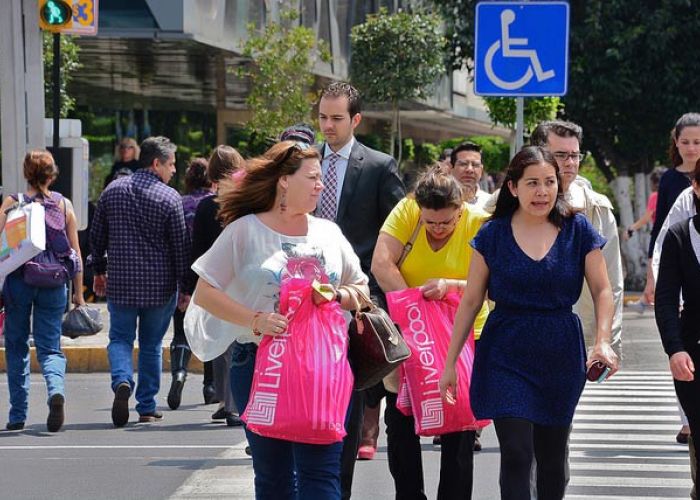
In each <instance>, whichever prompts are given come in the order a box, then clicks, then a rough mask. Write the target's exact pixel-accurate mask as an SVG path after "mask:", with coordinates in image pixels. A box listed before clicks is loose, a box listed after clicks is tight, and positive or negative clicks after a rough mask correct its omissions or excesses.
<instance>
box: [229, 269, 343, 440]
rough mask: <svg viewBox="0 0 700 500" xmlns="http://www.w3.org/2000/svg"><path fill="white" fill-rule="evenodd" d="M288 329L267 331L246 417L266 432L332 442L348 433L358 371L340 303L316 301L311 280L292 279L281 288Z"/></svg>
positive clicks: (252, 426)
mask: <svg viewBox="0 0 700 500" xmlns="http://www.w3.org/2000/svg"><path fill="white" fill-rule="evenodd" d="M280 314H285V315H286V316H287V317H288V318H290V321H289V324H288V328H287V331H286V332H284V333H283V334H281V335H277V336H276V337H271V336H267V335H266V336H265V337H264V338H263V340H262V342H260V347H259V348H258V352H257V355H256V359H255V374H254V375H253V385H252V387H251V390H250V398H249V401H248V406H247V407H246V410H245V412H244V413H243V416H242V419H243V421H244V422H246V425H247V427H248V429H249V430H251V431H253V432H255V433H256V434H260V435H261V436H265V437H271V438H277V439H284V440H287V441H294V442H297V443H309V444H330V443H335V442H338V441H341V440H342V439H343V437H344V436H345V434H346V432H345V426H344V422H345V413H346V410H347V408H348V404H349V403H350V395H351V393H352V385H353V376H352V371H351V370H350V365H349V364H348V359H347V349H348V336H347V328H346V323H345V319H344V317H343V313H342V311H341V309H340V306H339V304H338V303H337V302H327V303H324V304H321V305H318V306H317V305H315V304H314V303H313V300H312V289H311V282H310V281H309V280H305V279H300V278H292V279H289V280H287V281H285V282H283V283H282V286H281V288H280Z"/></svg>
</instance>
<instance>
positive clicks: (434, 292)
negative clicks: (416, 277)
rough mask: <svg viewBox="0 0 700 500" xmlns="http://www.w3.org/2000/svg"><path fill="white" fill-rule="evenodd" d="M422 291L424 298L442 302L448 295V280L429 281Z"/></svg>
mask: <svg viewBox="0 0 700 500" xmlns="http://www.w3.org/2000/svg"><path fill="white" fill-rule="evenodd" d="M420 289H421V292H422V293H423V297H424V298H426V299H428V300H440V299H442V298H443V297H445V295H446V294H447V290H448V286H447V280H446V279H444V278H436V279H429V280H428V281H426V282H425V284H424V285H423V286H422V287H420Z"/></svg>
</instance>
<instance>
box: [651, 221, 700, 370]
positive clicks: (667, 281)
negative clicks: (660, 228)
mask: <svg viewBox="0 0 700 500" xmlns="http://www.w3.org/2000/svg"><path fill="white" fill-rule="evenodd" d="M691 221H692V223H693V224H694V225H695V230H700V215H696V216H695V217H693V218H692V219H687V220H685V221H683V222H679V223H677V224H674V225H673V226H671V228H670V229H669V230H668V233H667V235H666V238H664V244H663V250H662V252H661V262H660V264H659V280H658V282H657V284H656V297H655V303H656V305H655V306H654V307H655V312H656V324H657V326H658V327H659V332H660V333H661V341H662V342H663V345H664V350H665V351H666V354H668V356H669V357H671V356H672V355H673V354H675V353H677V352H680V351H692V352H696V351H697V349H698V348H699V347H700V346H698V340H700V262H698V256H697V255H695V252H694V250H693V245H692V243H691V240H690V231H691V230H692V229H691V228H690V224H691ZM681 292H683V311H682V312H681V313H680V315H679V314H678V310H679V307H680V294H681Z"/></svg>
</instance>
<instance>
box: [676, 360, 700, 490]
mask: <svg viewBox="0 0 700 500" xmlns="http://www.w3.org/2000/svg"><path fill="white" fill-rule="evenodd" d="M688 354H690V357H691V359H692V360H693V363H695V366H698V363H700V349H689V350H688ZM673 385H674V386H675V388H676V395H677V396H678V401H679V402H680V403H681V407H682V408H683V412H684V413H685V416H686V417H688V425H689V426H690V436H691V437H692V441H690V443H689V444H690V446H693V450H694V451H695V456H694V457H693V456H692V455H691V459H693V458H694V459H695V464H694V465H695V474H697V471H698V470H700V469H699V468H698V467H699V466H700V378H699V377H698V376H697V375H696V376H695V379H694V380H693V381H692V382H681V381H680V380H675V379H674V380H673ZM691 465H692V464H691ZM692 472H693V470H692V469H691V477H693V491H694V492H695V490H696V484H695V479H696V478H695V477H694V476H693V475H692ZM696 496H697V493H696ZM693 498H694V497H693Z"/></svg>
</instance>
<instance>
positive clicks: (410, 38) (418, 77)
mask: <svg viewBox="0 0 700 500" xmlns="http://www.w3.org/2000/svg"><path fill="white" fill-rule="evenodd" d="M350 40H351V44H352V60H351V65H350V80H351V81H352V82H353V84H354V85H355V86H356V87H357V88H358V89H359V90H360V91H361V92H362V94H363V97H364V98H365V99H366V100H367V101H369V102H375V103H388V104H391V107H392V110H393V111H394V123H393V124H392V136H393V137H396V135H397V134H400V121H399V120H400V115H399V112H400V102H401V101H402V100H406V99H422V98H426V97H427V96H428V95H429V91H430V90H431V88H432V86H433V85H434V84H435V83H436V81H437V80H438V78H439V77H440V76H442V75H444V74H445V59H444V57H445V52H444V48H445V46H446V40H445V37H444V35H443V32H442V27H441V20H440V18H439V16H436V15H434V14H422V13H409V12H404V11H399V12H396V13H394V14H389V13H388V12H387V10H386V9H384V8H382V9H380V11H379V12H378V13H377V14H374V15H370V16H368V17H367V20H366V22H364V23H363V24H358V25H356V26H354V27H353V29H352V33H351V34H350ZM394 142H396V141H395V140H392V145H393V143H394ZM398 142H399V144H400V143H401V138H400V136H399V137H398ZM392 152H393V147H392ZM399 159H400V154H399Z"/></svg>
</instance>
